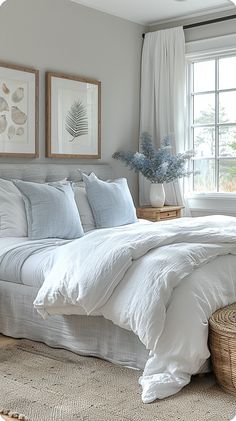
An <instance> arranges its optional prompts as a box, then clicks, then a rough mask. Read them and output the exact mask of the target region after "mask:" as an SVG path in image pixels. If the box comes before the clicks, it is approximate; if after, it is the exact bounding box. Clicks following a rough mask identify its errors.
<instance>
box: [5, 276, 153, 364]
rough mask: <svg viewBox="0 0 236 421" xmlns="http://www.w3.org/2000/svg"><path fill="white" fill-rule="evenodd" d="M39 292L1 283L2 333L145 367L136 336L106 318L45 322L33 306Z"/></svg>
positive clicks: (143, 352) (144, 354) (56, 318)
mask: <svg viewBox="0 0 236 421" xmlns="http://www.w3.org/2000/svg"><path fill="white" fill-rule="evenodd" d="M36 294H37V289H36V288H32V287H29V286H26V285H22V284H13V283H12V282H5V281H0V332H1V333H2V334H4V335H6V336H12V337H14V338H26V339H32V340H35V341H40V342H44V343H46V344H47V345H49V346H52V347H56V348H65V349H69V350H71V351H74V352H76V353H78V354H81V355H91V356H96V357H100V358H104V359H106V360H108V361H112V362H114V363H119V364H122V365H125V366H129V367H133V368H143V367H144V365H145V362H146V360H147V358H148V351H147V350H146V349H145V347H144V345H143V344H142V343H141V342H140V341H139V339H138V337H137V336H136V335H134V333H132V332H130V331H127V330H124V329H121V328H120V327H118V326H115V325H114V324H113V323H112V322H110V321H109V320H106V319H104V318H103V317H90V316H53V317H49V318H48V319H47V320H43V319H42V318H41V316H39V314H38V313H37V312H36V310H35V309H34V307H33V301H34V298H35V296H36Z"/></svg>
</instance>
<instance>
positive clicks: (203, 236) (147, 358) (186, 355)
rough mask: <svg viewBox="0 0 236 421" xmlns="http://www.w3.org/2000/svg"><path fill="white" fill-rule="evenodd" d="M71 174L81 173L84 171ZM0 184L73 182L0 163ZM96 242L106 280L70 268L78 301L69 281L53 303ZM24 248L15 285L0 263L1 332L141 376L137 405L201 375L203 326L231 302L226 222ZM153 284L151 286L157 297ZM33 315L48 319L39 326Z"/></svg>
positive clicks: (9, 269)
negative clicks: (138, 372) (103, 250)
mask: <svg viewBox="0 0 236 421" xmlns="http://www.w3.org/2000/svg"><path fill="white" fill-rule="evenodd" d="M80 168H81V166H80ZM81 169H82V170H83V171H86V170H87V171H88V172H89V171H90V167H89V166H85V167H84V168H83V166H82V168H81ZM93 169H94V170H95V171H96V173H97V175H98V176H100V178H103V179H107V178H110V177H111V175H112V174H111V169H110V167H109V166H106V165H101V166H100V165H99V166H95V168H94V167H93ZM0 177H2V178H3V177H4V178H8V179H11V178H17V179H24V180H31V181H36V182H40V183H43V182H45V181H57V180H62V179H63V178H65V177H67V178H69V179H72V180H73V181H77V179H76V178H77V177H78V173H77V166H73V165H72V166H71V165H67V166H61V165H51V164H50V165H41V166H36V165H27V166H20V165H17V166H15V165H10V164H3V165H1V169H0ZM157 224H158V225H157ZM186 227H188V229H187V228H186ZM127 233H128V234H127ZM101 239H102V241H101ZM160 239H161V242H160ZM101 242H102V243H103V244H105V243H106V253H105V254H104V258H103V259H102V260H104V261H106V265H107V266H106V268H105V275H106V276H104V267H102V268H101V267H100V265H99V270H97V266H96V265H95V267H96V276H95V277H94V276H93V277H89V276H90V274H91V273H93V272H92V271H91V268H90V270H89V271H87V272H86V265H85V267H84V268H83V267H82V263H83V262H82V261H79V263H78V264H79V266H80V272H82V273H83V271H84V278H83V279H82V280H81V283H80V288H83V287H84V285H85V284H86V288H85V290H84V291H85V293H84V294H83V297H82V299H80V300H74V297H73V294H74V293H75V290H77V288H78V285H77V284H76V285H75V284H73V282H72V283H71V286H70V289H69V291H66V292H65V295H63V294H62V293H61V291H64V289H66V288H64V286H63V288H62V289H60V291H59V292H60V293H59V294H58V285H57V283H58V280H59V281H60V282H62V283H63V282H64V280H65V279H66V276H67V275H66V274H67V273H68V268H69V270H70V273H71V279H73V278H76V277H77V276H78V273H77V272H74V267H75V266H76V265H75V264H74V262H75V260H76V258H77V255H79V256H83V253H84V256H85V257H86V255H88V254H89V253H88V250H92V248H93V247H95V246H94V244H95V245H96V247H95V248H94V254H93V259H94V262H95V261H96V259H97V261H99V262H100V261H101V255H99V254H98V255H96V250H99V244H100V243H101ZM114 242H115V244H116V251H118V254H116V255H115V256H116V258H115V261H114V253H109V251H110V250H111V249H112V244H113V243H114ZM28 243H29V241H28V240H27V238H25V237H24V238H20V237H17V238H14V237H11V238H1V239H0V251H1V253H0V254H2V255H3V253H2V251H3V250H6V249H9V248H10V249H11V251H12V250H14V251H15V250H17V252H18V250H19V246H20V247H22V250H25V248H26V246H27V247H28ZM29 245H30V247H31V244H29ZM33 245H34V246H35V245H36V246H37V247H36V248H35V251H34V252H33V253H32V252H30V253H29V254H28V255H27V256H28V257H27V258H24V264H23V265H21V281H20V282H18V281H17V279H18V278H17V277H16V278H15V272H14V270H13V268H14V265H11V264H9V262H12V261H13V260H9V256H7V259H8V260H6V262H7V263H6V262H5V261H4V260H1V264H0V273H1V279H2V280H1V281H0V332H1V333H3V334H5V335H8V336H13V337H18V338H28V339H32V340H36V341H42V342H44V343H46V344H48V345H50V346H54V347H63V348H66V349H70V350H72V351H74V352H77V353H80V354H82V355H92V356H98V357H101V358H104V359H107V360H109V361H112V362H114V363H118V364H122V365H125V366H128V367H131V368H136V369H144V372H143V374H142V376H141V377H140V384H141V386H142V399H143V402H145V403H149V402H152V401H154V400H155V399H157V398H164V397H166V396H169V395H171V394H174V393H176V392H178V391H179V390H180V389H181V388H182V387H183V386H185V385H186V384H187V383H188V382H189V381H190V378H191V375H192V374H196V373H197V372H199V371H201V370H203V369H204V367H206V365H205V364H206V361H207V360H208V358H209V350H208V347H207V337H208V324H207V320H208V318H209V317H210V315H211V314H212V313H213V311H215V310H216V309H218V308H220V307H222V306H224V305H228V304H230V303H232V302H234V301H235V298H236V275H235V274H236V258H235V253H236V224H235V219H234V218H232V217H220V216H219V217H212V218H208V219H207V218H206V219H204V218H199V219H185V218H182V219H181V220H179V221H167V222H162V223H148V222H147V221H146V222H145V221H141V222H140V221H137V222H135V223H134V224H132V225H124V226H122V227H116V228H114V229H113V228H106V229H101V230H92V231H90V232H89V233H88V234H87V235H85V236H84V237H83V239H82V240H81V239H78V240H74V241H70V242H66V243H65V244H61V243H60V244H58V243H57V244H56V245H55V244H54V243H53V244H52V243H50V241H49V240H47V241H46V242H43V245H42V241H41V242H40V247H39V244H35V243H34V244H33ZM134 245H135V246H134ZM86 247H87V249H86ZM28 249H29V247H28ZM58 250H59V254H58ZM75 250H76V251H75ZM157 250H158V252H157ZM168 256H171V259H169V257H168ZM13 257H14V259H15V254H14V256H13ZM13 257H12V254H11V259H13ZM5 258H6V257H5V256H4V259H5ZM17 258H18V257H17ZM64 258H65V260H63V259H64ZM82 259H83V258H82ZM110 259H112V260H110ZM49 261H50V264H49V263H48V262H49ZM45 262H46V263H45ZM49 266H50V270H48V267H49ZM87 266H88V265H87ZM45 267H46V269H47V270H46V269H45ZM156 267H158V272H157V271H156V269H155V268H156ZM109 270H110V272H109ZM98 272H99V273H98ZM160 277H161V278H160ZM44 279H45V280H44ZM84 279H86V282H88V284H89V285H92V287H91V288H92V293H91V288H90V291H88V294H87V283H86V282H85V283H84V284H83V281H84ZM157 279H161V287H160V288H159V287H158V288H159V289H158V291H157V289H156V284H157V283H158V282H159V281H158V282H157ZM111 280H112V281H111ZM95 281H96V282H95ZM62 283H61V285H62ZM106 284H107V285H108V286H109V287H108V286H107V287H106ZM111 285H112V287H111ZM105 287H106V289H104V288H105ZM81 290H82V289H81ZM107 291H109V293H108V292H107ZM157 292H158V294H157ZM76 294H77V293H76ZM77 295H78V294H77ZM52 296H53V303H52V302H51V301H52V300H51V297H52ZM62 296H63V300H62ZM104 297H105V299H104ZM33 302H34V305H33ZM36 308H37V311H36ZM38 312H39V313H41V316H43V317H44V318H46V317H47V316H49V315H51V316H52V317H47V318H46V319H45V320H44V319H43V318H42V317H41V316H40V315H39V314H38Z"/></svg>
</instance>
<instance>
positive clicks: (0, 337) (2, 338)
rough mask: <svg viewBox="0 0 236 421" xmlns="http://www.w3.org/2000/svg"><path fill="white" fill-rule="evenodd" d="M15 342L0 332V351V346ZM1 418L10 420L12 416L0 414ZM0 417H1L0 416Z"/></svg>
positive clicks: (15, 340) (15, 341)
mask: <svg viewBox="0 0 236 421" xmlns="http://www.w3.org/2000/svg"><path fill="white" fill-rule="evenodd" d="M14 343H17V339H14V338H9V337H8V336H3V335H1V334H0V352H1V348H3V347H4V346H5V345H9V344H14ZM1 417H2V419H4V420H6V421H12V420H13V418H9V417H7V416H6V415H1ZM0 419H1V418H0Z"/></svg>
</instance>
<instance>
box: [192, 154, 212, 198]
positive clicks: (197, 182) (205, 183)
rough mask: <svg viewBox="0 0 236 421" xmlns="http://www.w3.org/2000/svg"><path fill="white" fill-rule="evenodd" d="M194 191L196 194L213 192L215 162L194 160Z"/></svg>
mask: <svg viewBox="0 0 236 421" xmlns="http://www.w3.org/2000/svg"><path fill="white" fill-rule="evenodd" d="M193 166H194V171H199V174H196V175H194V187H193V188H194V191H195V192H197V193H202V192H213V191H215V161H214V160H213V159H196V160H194V165H193Z"/></svg>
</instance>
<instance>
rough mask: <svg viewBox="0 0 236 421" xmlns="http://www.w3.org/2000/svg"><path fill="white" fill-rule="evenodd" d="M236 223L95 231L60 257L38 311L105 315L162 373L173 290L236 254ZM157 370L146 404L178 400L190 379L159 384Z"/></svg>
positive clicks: (146, 379)
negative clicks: (161, 359)
mask: <svg viewBox="0 0 236 421" xmlns="http://www.w3.org/2000/svg"><path fill="white" fill-rule="evenodd" d="M235 222H236V221H235V218H232V217H224V216H215V217H212V216H211V217H202V218H182V219H179V220H175V221H172V222H171V221H170V222H165V223H142V222H140V223H136V224H132V225H130V226H125V227H118V228H114V229H103V230H96V231H93V232H91V233H90V234H88V235H87V236H85V237H83V238H81V239H78V240H75V241H73V242H71V243H68V244H65V245H63V246H62V247H60V248H59V249H58V252H57V256H56V259H55V263H54V265H53V268H52V270H51V271H50V273H49V274H48V275H47V276H46V279H45V282H44V284H43V286H42V287H41V289H40V290H39V293H38V295H37V297H36V300H35V302H34V305H35V308H36V309H37V310H38V312H39V313H40V314H41V315H42V316H43V317H47V316H48V315H53V314H76V312H77V308H79V307H82V308H83V309H84V310H85V312H86V313H87V314H88V315H96V314H102V315H104V317H106V318H108V319H110V320H112V321H113V322H114V323H116V324H118V325H119V326H121V327H123V328H126V329H130V330H132V331H133V332H134V333H136V334H137V335H138V336H139V338H140V340H141V341H142V342H143V343H144V344H145V346H146V347H147V348H148V349H150V350H152V353H153V354H152V355H153V357H151V358H150V361H151V360H153V359H154V367H155V358H156V357H157V355H158V347H159V343H160V341H161V338H162V333H163V330H164V327H165V319H166V308H167V307H168V305H169V303H170V299H171V296H172V293H173V290H174V289H176V288H177V287H179V286H180V285H181V283H182V282H183V280H186V279H188V277H189V276H191V274H193V273H194V271H195V270H197V269H199V268H202V267H204V265H207V264H209V263H210V262H212V261H213V260H214V259H216V258H217V257H220V256H226V255H235V254H236V224H235ZM226 304H227V302H226ZM186 317H188V315H186ZM200 360H201V359H199V361H200ZM150 361H148V363H147V367H148V364H151V363H150ZM198 364H200V363H199V362H198ZM150 367H151V369H150V370H149V371H148V369H147V375H146V374H144V375H143V376H142V379H141V384H142V387H143V401H144V402H150V401H152V400H154V399H156V398H157V397H164V396H168V394H172V393H175V392H176V391H178V390H179V389H180V388H181V387H183V385H184V384H186V382H188V381H189V378H190V375H189V374H188V376H187V377H186V375H185V374H183V376H182V374H181V373H180V374H178V376H177V375H176V376H175V375H172V374H170V373H169V372H168V373H165V372H164V373H162V376H161V377H160V373H155V375H156V377H155V376H154V375H153V367H152V364H151V365H150ZM198 368H199V367H198ZM194 370H195V368H194ZM194 370H193V372H194ZM174 371H176V372H177V371H178V370H177V369H175V370H174ZM154 372H155V370H154ZM150 373H151V374H150ZM190 374H191V373H190ZM150 375H151V378H150ZM158 376H159V377H158ZM181 376H182V377H183V378H184V379H185V380H184V381H183V382H182V383H181V381H180V380H179V379H181V378H182V377H181ZM160 379H161V382H162V383H165V381H166V383H167V384H168V383H169V384H171V388H169V389H168V388H167V389H168V392H167V391H164V392H160V391H158V390H159V389H158V387H157V385H158V384H159V383H160ZM165 379H166V380H165ZM172 383H173V384H172ZM153 390H154V391H153Z"/></svg>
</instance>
